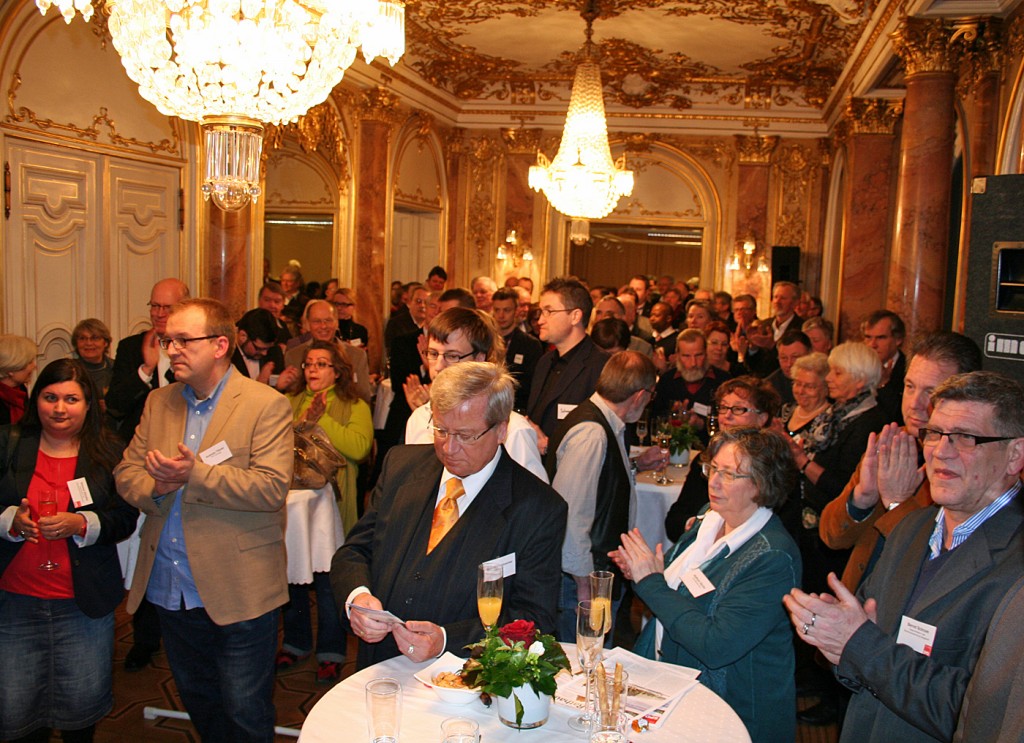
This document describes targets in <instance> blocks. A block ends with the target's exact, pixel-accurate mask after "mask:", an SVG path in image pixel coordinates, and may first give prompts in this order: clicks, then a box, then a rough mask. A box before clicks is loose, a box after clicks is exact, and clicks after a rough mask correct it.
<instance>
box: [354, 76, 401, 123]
mask: <svg viewBox="0 0 1024 743" xmlns="http://www.w3.org/2000/svg"><path fill="white" fill-rule="evenodd" d="M355 102H356V112H357V114H358V116H359V118H360V119H361V120H363V121H379V122H381V123H384V124H391V125H392V126H393V125H395V124H397V123H399V122H400V121H401V120H402V118H403V117H402V110H401V107H402V106H401V100H400V99H399V97H398V96H397V95H395V94H394V93H392V92H391V91H390V90H388V89H387V88H385V87H384V86H382V85H377V86H375V87H373V88H367V89H366V90H363V91H361V92H360V93H359V94H358V95H357V96H356V99H355Z"/></svg>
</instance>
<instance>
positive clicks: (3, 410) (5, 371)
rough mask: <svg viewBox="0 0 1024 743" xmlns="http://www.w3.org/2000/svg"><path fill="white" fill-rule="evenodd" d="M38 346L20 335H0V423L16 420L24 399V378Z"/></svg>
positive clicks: (33, 365)
mask: <svg viewBox="0 0 1024 743" xmlns="http://www.w3.org/2000/svg"><path fill="white" fill-rule="evenodd" d="M38 354H39V350H38V349H37V348H36V344H35V341H33V340H32V339H31V338H26V337H25V336H23V335H0V425H6V424H8V423H17V422H18V421H20V420H21V416H23V415H24V414H25V405H26V404H27V403H28V381H29V380H30V379H31V378H32V372H34V371H35V370H36V356H37V355H38Z"/></svg>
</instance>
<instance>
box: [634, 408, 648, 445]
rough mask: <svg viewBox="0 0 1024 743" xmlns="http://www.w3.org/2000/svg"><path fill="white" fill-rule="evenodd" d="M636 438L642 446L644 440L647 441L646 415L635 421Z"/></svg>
mask: <svg viewBox="0 0 1024 743" xmlns="http://www.w3.org/2000/svg"><path fill="white" fill-rule="evenodd" d="M636 438H637V441H639V442H640V446H644V445H645V444H644V442H646V441H647V416H646V415H642V416H640V419H639V420H638V421H637V422H636Z"/></svg>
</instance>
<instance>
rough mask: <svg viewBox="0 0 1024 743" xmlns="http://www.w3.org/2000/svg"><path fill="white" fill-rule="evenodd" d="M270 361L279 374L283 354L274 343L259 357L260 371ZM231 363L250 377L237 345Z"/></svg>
mask: <svg viewBox="0 0 1024 743" xmlns="http://www.w3.org/2000/svg"><path fill="white" fill-rule="evenodd" d="M271 363H272V364H273V365H274V373H275V374H280V373H281V372H282V371H284V354H283V353H281V347H280V346H278V345H277V344H276V343H275V344H274V345H273V347H272V348H271V349H270V350H269V351H267V355H266V356H264V357H263V358H262V359H260V370H261V371H262V369H263V367H264V366H266V365H267V364H271ZM231 364H232V366H234V367H235V368H236V369H237V370H238V371H239V372H240V373H241V375H242V376H243V377H249V378H250V379H251V378H252V377H251V376H250V375H249V367H248V366H246V365H245V358H244V357H243V356H242V350H241V349H240V348H239V347H238V346H235V352H234V353H233V354H232V355H231ZM136 376H138V375H136Z"/></svg>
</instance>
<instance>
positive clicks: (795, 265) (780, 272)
mask: <svg viewBox="0 0 1024 743" xmlns="http://www.w3.org/2000/svg"><path fill="white" fill-rule="evenodd" d="M776 281H792V282H793V283H794V284H799V283H800V248H799V247H797V246H796V245H773V246H772V283H773V284H774V283H775V282H776Z"/></svg>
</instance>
